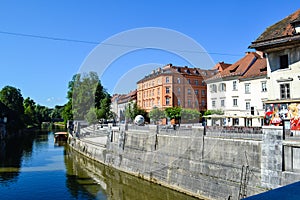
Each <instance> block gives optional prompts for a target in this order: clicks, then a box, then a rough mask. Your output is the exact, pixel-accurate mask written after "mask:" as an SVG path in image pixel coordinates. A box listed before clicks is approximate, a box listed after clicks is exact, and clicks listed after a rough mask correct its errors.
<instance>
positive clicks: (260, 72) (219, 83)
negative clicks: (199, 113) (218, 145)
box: [207, 52, 268, 126]
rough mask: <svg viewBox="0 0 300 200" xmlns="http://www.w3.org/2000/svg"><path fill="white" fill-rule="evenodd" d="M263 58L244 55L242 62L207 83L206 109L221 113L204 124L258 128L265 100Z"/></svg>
mask: <svg viewBox="0 0 300 200" xmlns="http://www.w3.org/2000/svg"><path fill="white" fill-rule="evenodd" d="M266 66H267V64H266V59H265V58H264V57H263V54H262V53H260V52H248V53H247V54H246V55H245V56H244V57H243V58H242V59H240V60H239V61H237V62H236V63H234V64H232V65H230V66H229V67H227V68H226V69H224V70H223V71H221V72H219V74H217V75H215V76H213V77H212V78H210V79H208V80H207V88H208V94H207V106H208V110H222V111H224V115H222V117H220V119H217V118H216V119H212V120H208V125H220V126H232V125H234V126H261V125H262V124H263V119H262V116H263V115H264V105H263V101H265V100H266V99H267V91H268V90H267V81H268V80H267V77H266V74H267V72H266V70H267V68H266Z"/></svg>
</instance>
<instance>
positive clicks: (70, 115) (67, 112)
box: [62, 100, 73, 123]
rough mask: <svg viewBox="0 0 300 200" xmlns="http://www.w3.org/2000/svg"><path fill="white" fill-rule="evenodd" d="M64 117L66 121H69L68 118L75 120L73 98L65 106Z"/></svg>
mask: <svg viewBox="0 0 300 200" xmlns="http://www.w3.org/2000/svg"><path fill="white" fill-rule="evenodd" d="M62 118H63V119H64V122H65V123H67V121H68V120H73V112H72V100H69V101H68V102H67V103H66V104H65V105H64V108H63V111H62Z"/></svg>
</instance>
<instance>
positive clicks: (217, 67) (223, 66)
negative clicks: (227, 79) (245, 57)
mask: <svg viewBox="0 0 300 200" xmlns="http://www.w3.org/2000/svg"><path fill="white" fill-rule="evenodd" d="M230 65H231V64H229V63H224V62H218V63H217V64H216V65H215V66H214V67H213V68H212V69H214V70H218V71H219V72H221V71H223V70H224V69H226V68H227V67H229V66H230Z"/></svg>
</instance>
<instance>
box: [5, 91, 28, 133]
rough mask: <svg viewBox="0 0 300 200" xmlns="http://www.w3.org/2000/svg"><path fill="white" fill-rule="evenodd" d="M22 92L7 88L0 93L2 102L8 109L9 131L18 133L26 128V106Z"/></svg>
mask: <svg viewBox="0 0 300 200" xmlns="http://www.w3.org/2000/svg"><path fill="white" fill-rule="evenodd" d="M23 100H24V99H23V97H22V94H21V90H20V89H17V88H15V87H12V86H5V87H4V88H3V89H2V90H1V91H0V101H1V102H2V103H3V104H4V105H5V106H6V107H7V108H8V110H9V111H8V116H7V117H8V124H7V126H8V130H9V131H17V130H19V129H21V128H23V127H24V120H23V118H24V106H23Z"/></svg>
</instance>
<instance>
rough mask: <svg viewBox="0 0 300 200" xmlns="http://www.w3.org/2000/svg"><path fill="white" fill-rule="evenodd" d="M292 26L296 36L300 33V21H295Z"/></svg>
mask: <svg viewBox="0 0 300 200" xmlns="http://www.w3.org/2000/svg"><path fill="white" fill-rule="evenodd" d="M291 24H292V26H293V27H294V34H299V33H300V21H295V22H293V23H291Z"/></svg>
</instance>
